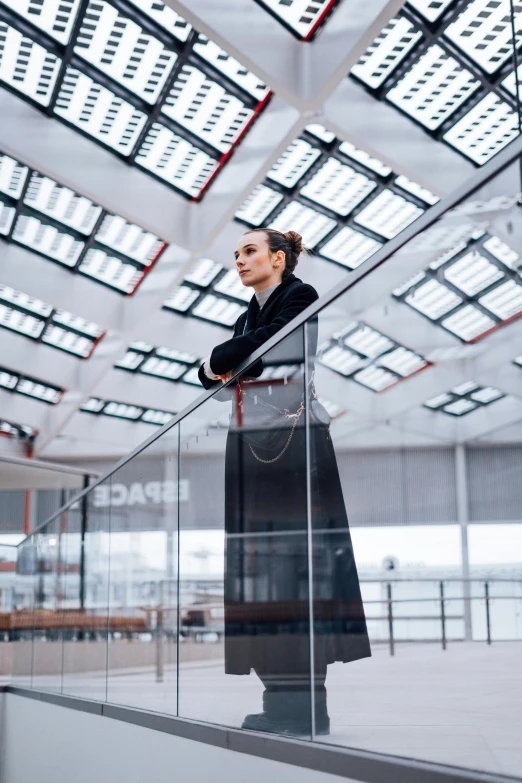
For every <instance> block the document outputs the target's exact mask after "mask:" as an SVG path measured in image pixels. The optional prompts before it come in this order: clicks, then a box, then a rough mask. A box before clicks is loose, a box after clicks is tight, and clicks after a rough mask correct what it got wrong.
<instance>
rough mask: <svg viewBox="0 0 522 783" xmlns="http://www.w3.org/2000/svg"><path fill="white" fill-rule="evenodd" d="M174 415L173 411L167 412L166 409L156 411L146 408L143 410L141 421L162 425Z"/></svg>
mask: <svg viewBox="0 0 522 783" xmlns="http://www.w3.org/2000/svg"><path fill="white" fill-rule="evenodd" d="M174 416H175V414H174V413H167V412H166V411H156V410H152V409H151V408H148V409H147V410H146V411H144V413H143V416H142V417H141V421H142V422H144V424H157V425H159V426H162V425H163V424H166V423H167V422H168V421H170V420H171V419H172V418H173V417H174Z"/></svg>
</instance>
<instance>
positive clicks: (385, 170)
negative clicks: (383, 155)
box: [339, 141, 392, 177]
mask: <svg viewBox="0 0 522 783" xmlns="http://www.w3.org/2000/svg"><path fill="white" fill-rule="evenodd" d="M339 152H342V154H343V155H347V156H348V157H349V158H352V160H356V161H357V162H358V163H361V164H362V165H363V166H366V168H367V169H370V170H371V171H374V172H375V173H376V174H379V176H381V177H388V176H389V175H390V174H391V173H392V169H391V168H390V167H389V166H387V165H386V164H385V163H383V162H382V161H381V160H379V159H378V158H374V157H372V156H371V155H370V154H369V153H368V152H365V151H364V150H361V149H359V148H358V147H356V146H355V144H352V143H351V142H350V141H343V142H341V144H339Z"/></svg>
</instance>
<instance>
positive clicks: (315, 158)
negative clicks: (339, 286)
mask: <svg viewBox="0 0 522 783" xmlns="http://www.w3.org/2000/svg"><path fill="white" fill-rule="evenodd" d="M437 201H438V197H437V196H435V195H434V194H433V193H431V192H430V191H429V190H427V189H426V188H424V187H422V186H421V185H419V184H417V183H416V182H413V181H411V180H410V179H408V178H407V177H405V176H404V175H402V174H400V175H397V174H395V173H394V172H393V171H392V169H391V168H390V167H389V166H387V165H386V164H385V163H383V162H382V161H380V160H378V159H377V158H374V157H372V156H371V155H370V154H369V153H367V152H366V151H365V150H362V149H359V148H357V147H356V146H355V145H354V144H351V143H350V142H347V141H344V142H339V140H338V139H336V137H335V135H334V134H333V133H331V132H330V131H328V130H327V129H326V128H323V127H322V126H320V125H309V126H307V128H306V129H305V131H304V132H303V134H302V136H301V137H300V138H298V139H295V140H294V141H293V142H292V143H291V144H290V146H289V147H288V148H287V149H286V150H285V152H284V153H283V155H282V156H281V157H280V158H279V160H278V161H277V162H276V164H275V165H274V166H273V167H272V169H271V170H270V171H269V172H268V174H267V177H266V179H265V182H264V183H263V184H261V185H258V186H257V187H256V188H255V189H254V190H253V192H252V193H251V194H250V196H249V197H248V199H247V200H246V201H245V202H244V204H243V205H242V206H241V208H240V209H239V210H238V211H237V212H236V215H235V217H236V220H238V221H239V222H241V223H244V224H246V225H247V226H251V227H254V228H258V227H260V226H267V227H270V228H275V229H278V230H279V231H289V230H290V229H292V230H294V231H298V232H299V233H301V234H302V236H303V239H304V243H305V245H306V246H307V247H308V248H315V249H316V250H317V251H318V253H319V254H320V255H321V256H322V257H323V258H325V259H327V260H328V261H333V262H335V263H337V264H340V265H341V266H344V267H347V268H348V269H355V268H356V267H357V266H359V265H360V264H362V263H363V261H365V260H366V259H367V258H369V257H370V256H371V255H372V254H373V253H375V251H376V250H378V249H379V248H380V247H381V246H382V244H383V243H384V242H385V241H386V240H388V239H391V238H392V237H394V236H396V234H398V233H399V232H400V231H402V229H403V228H406V226H408V225H409V224H410V223H412V222H413V221H414V220H415V219H416V218H417V217H419V216H420V215H422V213H423V212H424V211H425V210H426V209H427V207H429V206H431V205H432V204H435V203H436V202H437Z"/></svg>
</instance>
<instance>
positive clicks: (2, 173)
mask: <svg viewBox="0 0 522 783" xmlns="http://www.w3.org/2000/svg"><path fill="white" fill-rule="evenodd" d="M28 173H29V169H28V168H27V166H24V165H23V164H22V163H19V162H18V161H17V160H14V158H11V157H10V156H9V155H2V154H1V153H0V193H5V194H6V196H11V198H16V199H18V198H20V196H21V195H22V190H23V187H24V185H25V180H26V179H27V175H28Z"/></svg>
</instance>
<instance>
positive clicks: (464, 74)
mask: <svg viewBox="0 0 522 783" xmlns="http://www.w3.org/2000/svg"><path fill="white" fill-rule="evenodd" d="M479 86H480V82H479V81H478V79H476V78H475V77H474V76H473V74H472V73H471V72H470V71H468V70H466V69H465V68H462V66H461V65H459V63H458V62H457V61H456V60H455V59H454V58H453V57H451V56H450V55H449V54H447V52H446V51H445V50H444V49H443V48H442V47H441V46H439V45H438V44H435V45H434V46H430V48H429V49H428V50H427V52H426V53H425V54H423V55H422V57H420V58H419V60H417V62H416V63H414V65H413V66H412V67H411V68H410V70H409V71H407V72H406V73H405V74H404V76H403V77H402V78H401V79H400V80H399V81H398V82H397V84H396V85H395V86H394V87H392V88H391V90H389V91H388V92H387V94H386V97H387V99H388V100H389V101H391V103H393V104H395V106H398V107H399V108H400V109H402V110H403V111H404V112H406V114H409V115H410V116H411V117H413V118H414V119H415V120H417V121H418V122H420V123H421V124H422V125H424V126H425V127H426V128H428V129H429V130H435V129H436V128H438V127H439V126H440V125H441V124H442V122H443V121H444V120H445V119H446V118H447V117H449V116H450V115H451V114H453V112H455V111H456V109H458V107H459V106H460V105H461V104H462V103H463V102H464V101H465V100H466V99H467V98H469V97H470V96H471V95H472V94H473V93H474V92H476V90H477V89H478V88H479Z"/></svg>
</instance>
